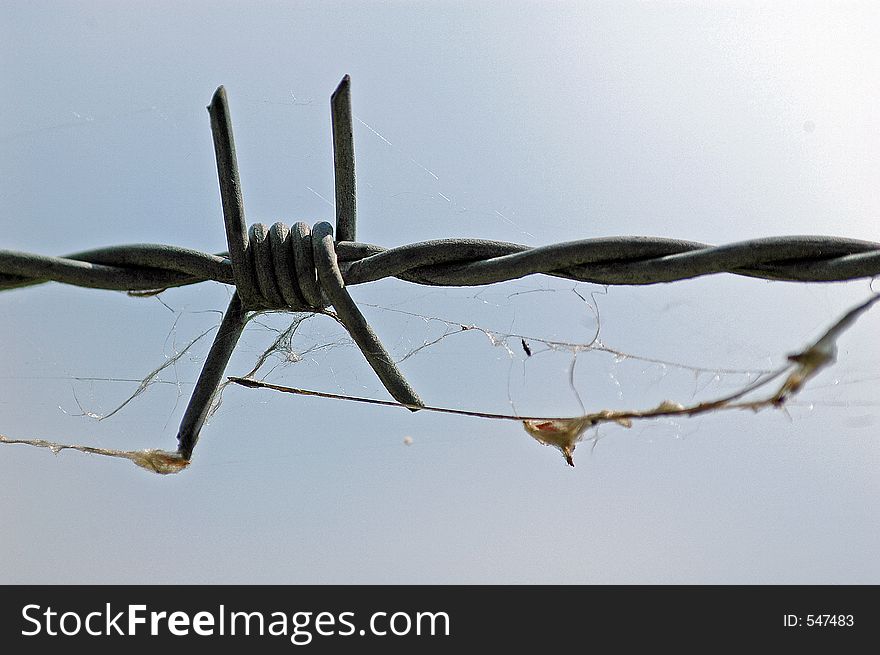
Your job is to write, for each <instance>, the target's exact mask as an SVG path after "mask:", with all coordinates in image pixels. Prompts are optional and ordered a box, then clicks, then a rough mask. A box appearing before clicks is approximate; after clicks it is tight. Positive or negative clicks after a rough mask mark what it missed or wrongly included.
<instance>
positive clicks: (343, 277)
mask: <svg viewBox="0 0 880 655" xmlns="http://www.w3.org/2000/svg"><path fill="white" fill-rule="evenodd" d="M208 112H209V114H210V117H211V129H212V134H213V139H214V149H215V154H216V159H217V172H218V177H219V183H220V195H221V199H222V203H223V216H224V222H225V225H226V239H227V244H228V247H229V250H228V251H227V252H224V253H217V254H208V253H203V252H199V251H195V250H190V249H187V248H179V247H176V246H169V245H156V244H133V245H124V246H111V247H107V248H99V249H95V250H89V251H85V252H78V253H73V254H70V255H67V256H65V257H51V256H45V255H37V254H32V253H23V252H15V251H8V250H0V290H2V289H12V288H17V287H25V286H30V285H34V284H40V283H43V282H48V281H55V282H61V283H65V284H72V285H76V286H83V287H91V288H98V289H110V290H125V291H132V292H137V291H144V292H149V291H158V290H162V289H167V288H170V287H177V286H184V285H189V284H196V283H199V282H204V281H208V280H214V281H217V282H222V283H225V284H233V285H234V286H235V289H236V291H235V293H234V294H233V296H232V300H231V301H230V304H229V307H228V309H227V311H226V314H225V315H224V318H223V321H222V323H221V325H220V328H219V330H218V333H217V335H216V337H215V340H214V343H213V345H212V347H211V350H210V352H209V354H208V357H207V359H206V360H205V364H204V366H203V368H202V371H201V374H200V376H199V380H198V382H197V384H196V387H195V390H194V391H193V395H192V397H191V399H190V402H189V405H188V406H187V410H186V413H185V414H184V418H183V420H182V422H181V426H180V430H179V432H178V453H177V456H178V457H180V458H181V459H182V460H184V461H187V462H188V461H189V459H190V458H191V456H192V452H193V448H194V447H195V444H196V442H197V440H198V436H199V432H200V430H201V427H202V425H203V424H204V421H205V419H206V417H207V415H208V412H209V410H210V407H211V402H212V399H213V397H214V394H215V393H216V390H217V387H218V385H219V383H220V381H221V379H222V376H223V373H224V371H225V368H226V364H227V363H228V361H229V358H230V356H231V354H232V351H233V349H234V348H235V345H236V343H237V341H238V338H239V337H240V335H241V333H242V331H243V329H244V326H245V323H246V321H247V316H248V312H255V311H265V310H290V311H314V312H326V308H328V307H331V306H332V308H333V310H334V315H335V318H336V319H337V320H339V321H340V322H341V323H342V324H343V325H344V326H345V327H346V329H347V330H348V332H349V334H350V335H351V336H352V339H353V340H354V341H355V343H356V344H357V345H358V347H359V348H360V349H361V351H362V352H363V354H364V357H365V358H366V359H367V361H368V362H369V364H370V365H371V366H372V368H373V370H374V371H375V372H376V374H377V375H378V377H379V378H380V380H381V381H382V383H383V384H384V385H385V387H386V388H387V389H388V391H389V393H390V394H391V395H392V396H393V397H394V398H395V399H396V400H397V401H398V402H399V403H401V404H403V405H405V406H407V407H409V408H410V409H412V410H413V411H415V410H416V409H418V408H419V407H421V406H423V403H422V401H421V399H420V398H419V397H418V395H417V394H416V393H415V391H413V389H412V388H411V387H410V385H409V384H408V383H407V381H406V379H405V378H404V376H403V374H402V373H401V372H400V370H399V369H398V368H397V366H396V365H395V364H394V362H393V361H392V359H391V357H390V356H389V355H388V353H387V351H386V350H385V349H384V347H383V346H382V344H381V342H380V341H379V339H378V337H377V336H376V334H375V333H374V332H373V330H372V329H371V328H370V326H369V324H368V323H367V321H366V319H365V318H364V316H363V315H362V314H361V312H360V310H359V309H358V308H357V306H356V305H355V303H354V301H353V300H352V299H351V296H350V295H349V294H348V291H347V289H346V287H348V286H351V285H354V284H363V283H366V282H372V281H375V280H380V279H383V278H387V277H395V278H398V279H401V280H405V281H408V282H414V283H418V284H425V285H435V286H477V285H488V284H493V283H496V282H502V281H506V280H512V279H516V278H520V277H524V276H527V275H533V274H538V273H542V274H547V275H553V276H558V277H563V278H568V279H572V280H577V281H583V282H593V283H598V284H626V285H642V284H656V283H660V282H673V281H676V280H684V279H689V278H694V277H699V276H702V275H710V274H715V273H732V274H735V275H744V276H749V277H757V278H764V279H769V280H786V281H796V282H832V281H841V280H850V279H855V278H862V277H873V276H876V275H880V243H874V242H869V241H861V240H856V239H846V238H840V237H826V236H783V237H770V238H765V239H754V240H750V241H742V242H738V243H732V244H728V245H723V246H712V245H708V244H705V243H699V242H694V241H684V240H678V239H664V238H655V237H635V236H633V237H606V238H594V239H583V240H578V241H570V242H566V243H557V244H552V245H546V246H540V247H528V246H524V245H520V244H515V243H506V242H500V241H488V240H481V239H440V240H434V241H425V242H422V243H414V244H409V245H405V246H400V247H397V248H391V249H385V248H382V247H380V246H376V245H372V244H367V243H359V242H356V241H355V235H356V197H355V188H356V186H355V167H354V143H353V136H352V125H351V120H352V114H351V93H350V80H349V77H348V76H347V75H346V76H345V77H344V78H343V80H342V82H341V83H340V85H339V87H338V88H337V89H336V91H335V92H334V94H333V96H332V97H331V115H332V125H333V149H334V167H335V174H336V235H337V237H338V240H336V241H334V238H333V227H332V226H331V225H330V224H329V223H326V222H319V223H317V224H316V225H315V226H314V227H313V228H309V227H308V225H306V224H305V223H295V224H294V225H293V226H292V228H288V227H287V226H285V225H284V224H282V223H276V224H275V225H273V226H272V227H271V228H267V227H266V226H265V225H262V224H256V225H253V226H251V228H250V230H248V229H247V226H246V223H245V213H244V204H243V200H242V193H241V183H240V180H239V174H238V164H237V161H236V155H235V144H234V141H233V137H232V126H231V120H230V115H229V108H228V103H227V99H226V92H225V90H224V89H223V87H220V88H219V89H217V91H216V93H215V94H214V97H213V99H212V101H211V104H210V105H209V106H208Z"/></svg>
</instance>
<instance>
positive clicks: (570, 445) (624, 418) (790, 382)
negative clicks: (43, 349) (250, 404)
mask: <svg viewBox="0 0 880 655" xmlns="http://www.w3.org/2000/svg"><path fill="white" fill-rule="evenodd" d="M878 300H880V294H875V295H872V296H871V297H870V298H869V299H868V300H866V301H865V302H863V303H861V304H859V305H857V306H856V307H854V308H853V309H851V310H849V311H848V312H847V313H846V314H844V315H843V316H842V317H841V318H840V319H839V320H838V321H836V322H835V323H834V325H832V326H831V327H830V328H829V329H828V330H826V331H825V332H824V333H823V334H822V336H821V337H819V339H817V340H816V341H815V342H814V343H812V344H811V345H810V346H809V347H807V348H805V349H804V350H802V351H800V352H798V353H795V354H792V355H789V356H788V362H787V363H786V364H785V365H783V366H781V367H780V368H778V369H777V370H775V371H767V372H765V373H763V374H762V375H761V376H760V377H759V378H758V379H757V380H755V381H754V382H752V383H751V384H749V385H746V386H745V387H743V388H741V389H740V390H738V391H736V392H735V393H732V394H729V395H727V396H724V397H721V398H717V399H714V400H707V401H701V402H698V403H693V404H690V405H683V404H681V403H678V402H675V401H672V400H664V401H663V402H661V403H660V404H658V405H657V406H656V407H651V408H649V409H643V410H607V409H606V410H601V411H598V412H593V413H585V414H584V415H582V416H573V417H533V416H514V415H510V414H495V413H491V412H477V411H470V410H463V409H455V408H449V407H431V406H424V407H422V406H418V405H407V404H405V403H398V402H394V401H390V400H377V399H374V398H360V397H356V396H346V395H342V394H333V393H325V392H321V391H311V390H308V389H297V388H295V387H286V386H282V385H277V384H272V383H269V382H265V381H262V380H255V379H253V378H252V377H229V378H228V380H229V382H231V383H234V384H238V385H241V386H244V387H250V388H262V389H270V390H274V391H281V392H284V393H292V394H298V395H305V396H316V397H319V398H331V399H338V400H348V401H352V402H360V403H368V404H371V405H382V406H386V407H402V408H406V409H410V410H420V411H428V412H441V413H444V414H456V415H459V416H471V417H476V418H486V419H499V420H508V421H518V422H520V423H521V424H522V426H523V428H525V431H526V432H527V433H528V434H529V436H531V437H532V438H534V439H535V440H536V441H538V442H539V443H541V444H543V445H545V446H552V447H554V448H556V449H558V450H559V451H560V452H561V453H562V456H563V457H564V458H565V461H566V463H568V464H569V465H570V466H574V450H575V448H576V447H577V445H578V443H580V442H581V441H582V440H583V437H584V435H585V434H586V432H587V431H588V430H589V429H590V428H595V427H597V426H599V425H602V424H605V423H615V424H617V425H620V426H622V427H627V428H628V427H630V426H631V425H632V423H633V422H634V421H637V420H645V419H657V418H662V417H669V416H696V415H698V414H703V413H706V412H711V411H720V410H731V409H750V410H752V411H759V410H761V409H765V408H769V407H781V406H783V405H784V404H785V403H786V402H787V401H788V400H790V399H791V398H792V397H793V396H794V395H796V394H797V393H798V392H800V391H801V390H802V389H803V387H804V385H805V384H806V382H807V381H808V380H809V379H811V378H812V377H814V376H815V375H816V374H817V373H818V372H819V371H821V370H822V369H824V368H826V367H827V366H830V365H831V364H833V363H834V362H835V361H836V358H837V339H838V338H839V337H840V335H841V334H843V333H844V332H845V331H846V330H847V329H848V328H849V327H851V326H852V325H853V324H854V323H855V321H856V320H857V319H858V318H859V316H861V315H862V314H863V313H864V312H866V311H867V310H868V309H869V308H870V307H871V306H873V305H874V303H876V302H877V301H878ZM295 329H296V328H295V325H294V326H291V328H289V330H288V331H285V332H284V333H282V335H281V336H280V337H279V339H278V340H277V341H276V343H275V344H273V347H272V348H270V349H269V351H267V356H268V353H272V352H274V351H275V350H277V348H276V347H277V346H283V345H284V344H286V341H285V339H287V338H288V337H289V336H290V335H292V333H293V332H294V331H295ZM190 345H192V344H190ZM264 361H265V358H264V359H263V360H262V361H261V362H260V363H261V364H262V363H263V362H264ZM258 368H259V366H257V367H256V368H255V369H254V370H253V371H251V375H253V374H254V373H255V372H256V370H257V369H258ZM151 376H152V374H151ZM783 376H785V378H784V380H783V382H782V384H781V386H779V387H778V388H777V389H776V390H775V391H774V392H773V393H771V394H769V395H766V396H758V397H757V398H755V397H754V395H753V394H755V393H756V392H758V391H760V390H762V389H766V388H767V387H768V386H769V385H770V383H772V382H773V381H774V380H778V379H779V378H781V377H783ZM747 396H748V397H750V398H747ZM0 443H4V444H25V445H29V446H35V447H38V448H48V449H49V450H51V451H52V452H54V453H56V454H57V453H59V452H61V451H62V450H78V451H80V452H83V453H88V454H92V455H104V456H107V457H117V458H124V459H128V460H131V461H132V462H134V463H135V464H136V465H137V466H140V467H141V468H144V469H146V470H148V471H152V472H154V473H159V474H163V475H165V474H169V473H178V472H180V471H182V470H183V469H185V468H186V467H187V466H189V460H187V459H185V458H184V457H182V456H181V455H179V454H178V453H176V452H168V451H164V450H136V451H123V450H111V449H106V448H95V447H92V446H77V445H67V444H61V443H55V442H51V441H46V440H43V439H12V438H10V437H6V436H4V435H0ZM404 443H407V444H409V443H412V440H411V439H410V440H409V441H407V440H404Z"/></svg>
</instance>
